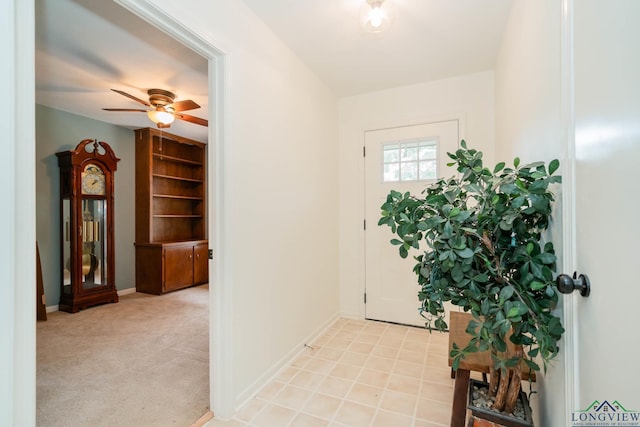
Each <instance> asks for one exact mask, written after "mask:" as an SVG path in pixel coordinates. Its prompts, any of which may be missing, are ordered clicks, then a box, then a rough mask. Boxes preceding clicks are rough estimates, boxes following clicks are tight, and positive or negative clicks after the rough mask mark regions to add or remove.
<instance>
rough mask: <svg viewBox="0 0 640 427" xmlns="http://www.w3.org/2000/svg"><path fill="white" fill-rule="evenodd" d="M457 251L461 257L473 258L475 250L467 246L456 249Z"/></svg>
mask: <svg viewBox="0 0 640 427" xmlns="http://www.w3.org/2000/svg"><path fill="white" fill-rule="evenodd" d="M456 253H457V254H458V256H459V257H460V258H471V257H472V256H473V251H472V250H471V249H469V248H465V249H463V250H461V251H459V250H456Z"/></svg>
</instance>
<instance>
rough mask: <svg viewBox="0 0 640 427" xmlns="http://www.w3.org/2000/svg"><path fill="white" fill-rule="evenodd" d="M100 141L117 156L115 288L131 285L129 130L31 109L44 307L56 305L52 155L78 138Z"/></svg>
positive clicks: (56, 182) (56, 179) (56, 183)
mask: <svg viewBox="0 0 640 427" xmlns="http://www.w3.org/2000/svg"><path fill="white" fill-rule="evenodd" d="M88 138H91V139H97V140H98V141H105V142H106V143H107V144H109V145H110V146H111V148H112V149H113V151H114V152H115V153H116V156H117V157H118V158H120V161H119V162H118V165H117V166H118V169H117V170H116V173H115V211H114V215H115V216H114V227H115V236H114V239H115V265H116V276H115V278H114V280H115V284H116V288H117V289H118V290H122V289H127V288H134V287H135V285H136V284H135V262H134V261H135V253H134V247H133V242H134V236H135V186H133V185H132V184H133V183H134V182H135V144H134V134H133V131H132V130H130V129H126V128H123V127H120V126H114V125H111V124H108V123H104V122H100V121H97V120H92V119H89V118H87V117H82V116H78V115H75V114H71V113H66V112H64V111H59V110H55V109H53V108H49V107H45V106H42V105H38V106H37V107H36V238H37V240H38V247H39V248H40V260H41V264H42V276H43V282H44V293H45V296H46V299H47V306H48V307H49V306H57V305H58V303H59V301H60V223H59V221H60V168H59V167H58V158H57V157H56V155H55V153H57V152H60V151H66V150H73V149H74V148H76V146H77V145H78V143H80V141H82V140H83V139H88Z"/></svg>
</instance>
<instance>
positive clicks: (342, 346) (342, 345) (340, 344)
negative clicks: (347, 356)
mask: <svg viewBox="0 0 640 427" xmlns="http://www.w3.org/2000/svg"><path fill="white" fill-rule="evenodd" d="M350 345H351V341H350V340H345V339H342V338H332V339H331V340H329V342H328V343H327V347H330V348H335V349H338V350H346V349H347V347H349V346H350Z"/></svg>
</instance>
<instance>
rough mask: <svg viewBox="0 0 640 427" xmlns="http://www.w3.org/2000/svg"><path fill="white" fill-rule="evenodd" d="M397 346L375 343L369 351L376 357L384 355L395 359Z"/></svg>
mask: <svg viewBox="0 0 640 427" xmlns="http://www.w3.org/2000/svg"><path fill="white" fill-rule="evenodd" d="M398 351H399V349H398V347H389V346H386V345H377V346H375V348H374V349H373V350H372V351H371V354H373V355H375V356H378V357H385V358H387V359H395V358H396V357H397V356H398Z"/></svg>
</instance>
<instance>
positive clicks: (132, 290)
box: [47, 287, 136, 313]
mask: <svg viewBox="0 0 640 427" xmlns="http://www.w3.org/2000/svg"><path fill="white" fill-rule="evenodd" d="M117 293H118V296H119V297H121V296H123V295H129V294H135V293H136V288H135V287H133V288H127V289H120V290H119V291H117ZM59 310H60V306H59V305H49V306H47V313H53V312H54V311H59Z"/></svg>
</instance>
